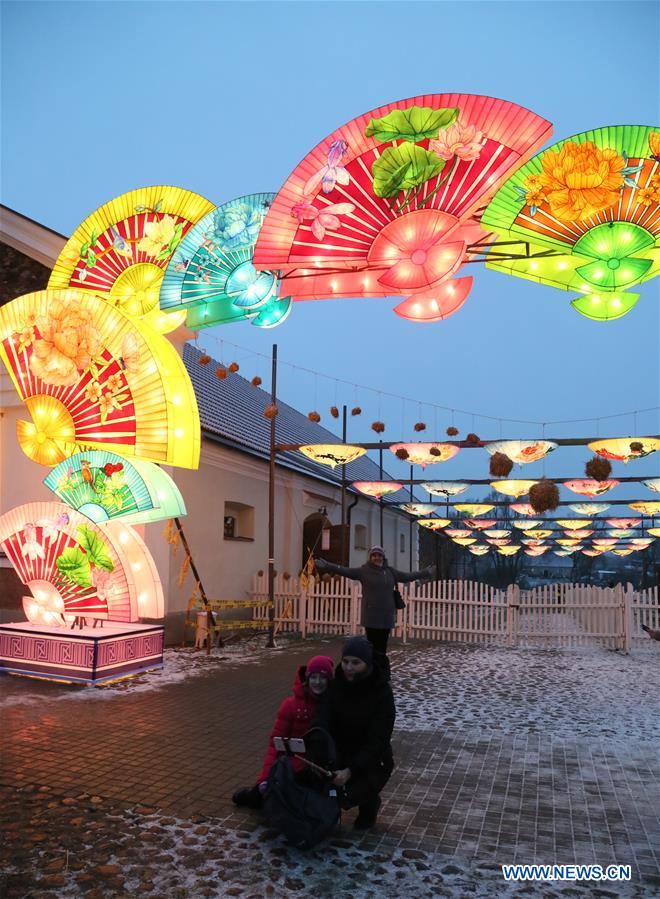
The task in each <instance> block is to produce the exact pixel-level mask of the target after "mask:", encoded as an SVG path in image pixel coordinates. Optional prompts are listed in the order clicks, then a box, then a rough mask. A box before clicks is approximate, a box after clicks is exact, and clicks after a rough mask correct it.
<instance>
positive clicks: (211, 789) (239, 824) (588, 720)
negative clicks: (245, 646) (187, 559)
mask: <svg viewBox="0 0 660 899" xmlns="http://www.w3.org/2000/svg"><path fill="white" fill-rule="evenodd" d="M339 646H340V643H339V642H338V641H323V642H316V643H312V642H308V643H305V644H301V643H298V642H293V643H290V644H287V645H285V646H284V648H282V649H279V650H278V651H275V652H269V653H266V652H265V651H262V650H259V651H256V652H252V653H251V652H247V653H245V652H240V651H238V652H237V651H235V650H233V651H232V650H225V651H222V650H220V651H218V652H217V653H214V655H212V656H211V657H210V658H207V657H206V656H205V655H203V654H201V653H197V654H196V655H195V654H193V653H192V652H190V651H186V652H178V653H176V652H170V653H169V656H168V663H167V667H166V670H165V672H164V673H163V674H160V675H159V674H155V673H154V674H149V675H146V676H144V677H143V678H141V679H140V681H138V682H126V683H124V684H118V685H115V686H113V687H108V688H104V689H96V690H84V689H81V688H75V687H66V686H61V685H55V684H49V683H44V682H38V681H32V680H26V679H19V678H7V677H3V678H2V679H1V680H0V693H1V695H2V697H3V704H4V708H3V709H2V716H3V736H2V742H3V746H2V767H1V771H0V787H1V788H2V794H3V795H2V807H1V808H0V821H1V822H2V825H3V828H4V829H5V830H6V836H7V837H8V839H6V840H5V841H3V846H2V848H0V866H1V868H2V870H3V871H4V872H5V875H4V890H5V894H6V895H7V896H8V897H18V896H21V897H28V896H33V897H37V896H38V897H42V896H44V897H45V896H58V897H59V896H86V897H88V899H99V897H105V896H113V897H115V896H128V895H131V896H134V895H137V894H140V895H145V896H148V897H155V896H161V897H165V899H170V897H195V896H199V895H204V896H225V895H236V896H244V897H249V896H254V897H257V896H259V897H261V896H263V895H275V896H308V895H312V893H314V894H315V895H317V896H319V897H321V896H325V895H330V893H333V894H334V895H344V896H356V897H362V896H365V897H366V896H370V895H374V896H375V895H381V896H383V895H384V896H392V897H396V896H403V895H409V894H410V895H416V896H456V897H458V896H467V895H473V896H475V895H476V896H482V895H483V896H508V895H521V896H522V895H523V894H524V895H530V894H531V895H538V896H544V897H550V896H555V895H563V894H564V893H569V894H571V895H590V896H591V895H593V896H604V897H606V896H613V897H614V896H620V895H631V896H637V897H645V896H652V895H659V894H660V764H659V756H658V745H659V743H658V738H659V737H660V714H658V712H660V707H659V704H658V696H660V654H659V653H657V652H655V653H654V652H653V648H654V647H652V648H651V649H650V650H649V651H648V652H645V653H637V654H636V655H634V656H632V657H625V656H619V655H617V654H615V653H609V652H606V651H605V650H602V651H597V650H585V651H580V650H574V651H570V652H569V651H567V652H559V651H555V652H553V651H535V650H507V649H490V648H488V647H475V646H469V647H465V646H450V645H437V644H435V645H431V646H419V645H418V646H416V647H410V646H409V647H400V648H397V649H395V651H394V652H393V654H392V656H393V667H394V675H393V686H394V689H395V695H396V697H397V706H398V720H397V730H396V732H395V740H394V746H395V756H396V760H397V769H396V772H395V774H394V776H393V778H392V780H391V782H390V784H389V785H388V787H387V788H386V791H385V793H384V794H383V798H384V800H385V801H384V805H383V809H382V812H381V817H380V819H379V825H378V827H377V828H375V829H374V830H373V831H371V832H369V833H367V834H365V835H363V836H359V837H358V836H356V835H354V834H353V832H352V830H350V824H351V821H352V817H353V813H352V812H349V813H347V815H346V816H345V818H344V826H343V828H342V830H341V831H340V832H339V834H338V835H337V837H336V838H335V839H334V840H333V841H331V842H330V843H329V844H327V845H326V846H324V847H322V848H320V849H319V850H317V851H316V852H314V853H308V854H302V853H296V852H294V851H293V850H290V849H288V848H287V847H286V846H285V845H284V844H283V842H282V841H281V840H280V839H279V838H277V837H276V835H275V834H273V833H272V832H270V831H268V830H267V829H266V828H264V827H263V825H262V824H261V822H260V819H259V817H258V816H256V815H254V814H253V813H249V812H245V811H243V810H238V809H235V808H234V807H233V806H232V804H231V802H230V800H229V797H230V795H231V793H232V791H233V790H234V789H235V788H236V787H237V786H240V785H245V784H250V783H251V782H252V780H253V777H254V775H255V772H256V771H257V770H258V764H259V761H260V758H261V756H262V754H263V751H264V741H265V736H266V734H267V732H268V729H269V728H270V725H271V723H272V718H273V714H274V711H275V709H276V707H277V704H278V702H279V700H280V699H281V698H282V697H283V696H284V695H285V694H286V692H287V690H288V688H289V685H290V683H291V680H292V672H293V671H294V669H295V667H296V665H298V664H300V663H302V662H304V661H305V660H306V659H307V658H309V656H310V655H312V654H315V653H318V652H324V653H327V654H330V655H334V656H335V657H337V656H338V649H339ZM510 862H521V863H533V862H538V863H544V864H552V863H558V864H573V863H577V864H590V863H596V864H600V865H603V866H606V865H609V864H627V865H631V867H632V883H631V884H630V885H626V886H624V885H622V884H618V883H612V882H603V883H601V884H599V885H598V886H597V887H596V886H594V885H593V884H591V885H586V884H584V883H582V884H563V885H562V884H558V883H546V884H530V883H528V884H526V885H525V884H518V885H517V886H516V885H513V884H505V882H504V881H503V879H502V876H501V873H500V865H501V864H502V863H510ZM2 883H3V881H2V880H1V879H0V895H2ZM324 885H325V886H324Z"/></svg>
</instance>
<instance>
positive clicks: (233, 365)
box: [229, 362, 238, 375]
mask: <svg viewBox="0 0 660 899" xmlns="http://www.w3.org/2000/svg"><path fill="white" fill-rule="evenodd" d="M229 371H230V372H231V373H232V375H235V374H236V372H237V371H238V362H232V363H231V364H230V365H229Z"/></svg>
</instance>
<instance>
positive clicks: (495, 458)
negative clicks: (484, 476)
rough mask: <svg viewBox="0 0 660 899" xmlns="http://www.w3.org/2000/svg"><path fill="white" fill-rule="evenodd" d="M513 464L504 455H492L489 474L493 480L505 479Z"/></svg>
mask: <svg viewBox="0 0 660 899" xmlns="http://www.w3.org/2000/svg"><path fill="white" fill-rule="evenodd" d="M512 468H513V462H512V461H511V459H509V457H508V456H507V454H506V453H493V455H492V456H491V457H490V473H491V474H492V475H493V477H495V478H505V477H506V476H507V475H508V474H509V472H510V471H511V469H512Z"/></svg>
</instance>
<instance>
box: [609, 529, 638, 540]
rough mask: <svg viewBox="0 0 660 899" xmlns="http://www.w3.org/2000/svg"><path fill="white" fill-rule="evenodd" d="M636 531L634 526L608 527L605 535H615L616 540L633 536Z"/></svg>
mask: <svg viewBox="0 0 660 899" xmlns="http://www.w3.org/2000/svg"><path fill="white" fill-rule="evenodd" d="M636 533H637V532H636V531H635V530H634V528H608V529H607V535H608V537H616V538H617V540H622V539H624V538H626V537H634V535H635V534H636Z"/></svg>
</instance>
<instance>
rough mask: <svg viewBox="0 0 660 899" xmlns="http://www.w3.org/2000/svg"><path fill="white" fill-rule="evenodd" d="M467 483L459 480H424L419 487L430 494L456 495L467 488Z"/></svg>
mask: <svg viewBox="0 0 660 899" xmlns="http://www.w3.org/2000/svg"><path fill="white" fill-rule="evenodd" d="M469 486H470V485H469V484H462V483H461V482H460V481H425V482H424V483H423V484H421V487H422V488H423V489H424V490H426V491H427V493H430V494H431V496H446V497H450V496H457V495H458V494H459V493H463V492H464V491H465V490H467V489H468V487H469Z"/></svg>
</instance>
